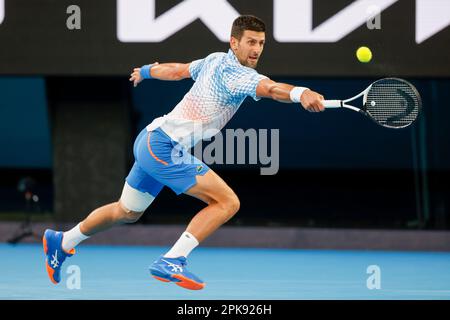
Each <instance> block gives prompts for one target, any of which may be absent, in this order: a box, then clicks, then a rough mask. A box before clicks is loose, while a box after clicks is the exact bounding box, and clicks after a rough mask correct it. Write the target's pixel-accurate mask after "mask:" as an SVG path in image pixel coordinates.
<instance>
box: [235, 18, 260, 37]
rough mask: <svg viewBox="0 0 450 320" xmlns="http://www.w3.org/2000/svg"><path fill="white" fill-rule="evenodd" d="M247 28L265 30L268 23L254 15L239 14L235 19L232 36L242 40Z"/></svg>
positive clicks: (258, 30)
mask: <svg viewBox="0 0 450 320" xmlns="http://www.w3.org/2000/svg"><path fill="white" fill-rule="evenodd" d="M245 30H250V31H257V32H265V31H266V25H265V24H264V22H263V21H262V20H261V19H259V18H257V17H255V16H252V15H243V16H239V17H237V18H236V20H234V22H233V26H232V28H231V36H232V37H235V38H236V39H238V40H241V38H242V35H243V34H244V31H245Z"/></svg>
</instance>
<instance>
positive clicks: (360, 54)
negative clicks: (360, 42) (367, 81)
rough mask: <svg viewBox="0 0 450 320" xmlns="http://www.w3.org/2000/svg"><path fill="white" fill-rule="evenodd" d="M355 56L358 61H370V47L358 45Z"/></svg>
mask: <svg viewBox="0 0 450 320" xmlns="http://www.w3.org/2000/svg"><path fill="white" fill-rule="evenodd" d="M356 57H357V58H358V60H359V61H360V62H363V63H367V62H370V60H372V51H370V49H369V48H367V47H360V48H359V49H358V50H357V51H356Z"/></svg>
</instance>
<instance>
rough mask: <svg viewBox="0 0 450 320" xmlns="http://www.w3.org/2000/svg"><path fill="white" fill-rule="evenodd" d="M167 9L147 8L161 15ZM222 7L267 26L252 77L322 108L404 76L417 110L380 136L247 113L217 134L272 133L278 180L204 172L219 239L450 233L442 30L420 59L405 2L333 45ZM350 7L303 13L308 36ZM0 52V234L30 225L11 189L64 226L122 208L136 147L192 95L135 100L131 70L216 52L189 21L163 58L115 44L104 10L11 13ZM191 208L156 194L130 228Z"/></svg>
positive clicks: (280, 112)
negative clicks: (301, 232) (292, 232)
mask: <svg viewBox="0 0 450 320" xmlns="http://www.w3.org/2000/svg"><path fill="white" fill-rule="evenodd" d="M178 2H180V1H156V5H157V6H156V9H157V13H158V14H162V13H164V12H165V11H166V10H169V9H170V8H171V7H173V6H174V5H176V4H177V3H178ZM229 2H230V3H231V4H232V5H233V7H235V8H236V9H237V10H238V11H239V12H241V13H252V14H255V15H258V16H260V17H261V18H263V19H264V20H265V21H266V22H267V27H268V31H267V39H268V42H267V46H266V48H265V52H264V54H263V57H262V59H261V63H260V66H259V68H258V71H259V72H261V73H264V74H266V75H268V76H270V77H271V78H273V79H274V80H276V81H282V82H288V83H291V84H294V85H301V86H307V87H310V88H312V89H314V90H316V91H318V92H321V93H322V94H323V95H324V96H325V97H326V98H330V99H332V98H346V97H350V96H353V95H354V94H356V93H358V92H360V91H361V90H363V89H364V88H365V87H366V86H367V85H368V84H370V83H371V82H372V81H374V80H376V79H378V78H380V77H384V76H401V77H403V78H406V79H408V80H409V81H411V82H412V83H413V84H414V85H415V86H416V87H417V88H418V90H419V92H420V94H421V96H422V99H423V106H424V108H423V112H422V114H421V115H420V117H419V119H418V121H417V122H416V123H414V125H412V126H411V127H409V128H407V129H404V130H389V129H385V128H382V127H379V126H377V125H376V124H375V123H373V122H371V121H368V120H367V119H365V118H362V117H361V116H360V115H359V114H357V113H354V112H351V111H348V110H329V111H326V112H324V113H321V114H311V113H308V112H306V111H304V110H303V109H302V108H301V107H299V106H298V105H294V104H280V103H276V102H273V101H270V100H262V101H260V102H258V103H256V102H254V101H251V99H247V100H246V101H245V102H244V104H243V105H242V106H241V108H240V110H239V111H238V113H237V114H236V116H235V117H234V118H233V119H232V120H231V121H230V122H229V123H228V125H227V126H226V128H242V129H244V130H245V129H248V128H255V129H279V130H280V170H279V172H278V173H277V174H276V175H274V176H261V175H260V172H259V169H260V166H259V165H212V166H211V167H212V168H213V169H214V170H215V171H216V172H218V173H219V174H220V175H221V176H222V177H223V178H224V180H225V181H226V182H227V183H228V184H229V185H230V186H231V187H232V188H233V189H234V190H235V191H236V193H237V194H238V196H239V197H240V199H241V211H240V213H239V214H238V215H237V216H236V217H235V218H233V219H232V220H231V221H230V222H229V224H235V225H267V226H268V225H272V226H273V225H279V226H280V225H281V226H293V225H295V226H307V227H346V228H347V227H351V228H353V227H355V228H356V227H358V228H399V229H406V228H427V229H448V228H449V227H450V222H449V218H450V213H449V208H450V203H449V202H450V201H449V199H450V187H449V184H448V181H449V178H450V174H449V171H450V151H449V150H450V148H449V146H450V141H449V140H450V129H449V126H448V124H447V123H448V119H449V118H450V111H449V104H448V101H449V99H450V90H449V89H450V79H449V78H450V62H449V59H448V56H449V41H448V39H449V35H450V33H449V32H450V30H449V28H447V29H445V30H443V31H441V32H440V33H438V34H436V35H435V36H434V37H432V38H430V39H428V40H427V41H425V42H424V43H422V44H420V45H418V44H416V43H415V40H414V30H415V24H414V21H415V6H414V1H404V0H400V1H399V2H397V3H396V4H394V5H393V6H392V7H390V8H388V9H387V10H386V11H384V12H383V13H382V29H381V30H372V31H371V30H368V29H367V28H366V27H365V26H361V27H360V28H358V29H357V30H355V31H354V32H352V33H351V34H349V35H348V36H347V37H345V38H344V39H343V40H341V41H339V42H337V43H332V44H330V43H328V44H318V43H316V44H312V43H302V44H282V43H278V42H276V41H275V40H274V39H273V32H272V30H273V25H272V24H273V22H272V19H273V14H272V6H273V4H272V1H257V3H258V4H257V5H255V3H256V1H245V2H243V1H241V2H239V1H229ZM351 2H352V1H323V0H321V1H317V0H316V1H314V25H315V26H317V25H319V24H320V23H321V22H323V21H324V20H326V19H327V18H328V17H330V16H331V15H333V14H334V13H336V12H338V11H339V10H341V9H343V8H344V7H345V6H347V5H349V4H350V3H351ZM70 4H78V5H79V6H80V8H81V13H82V20H81V21H82V22H81V23H82V29H81V30H73V31H70V30H68V29H67V28H66V24H65V23H66V19H67V16H68V15H67V14H66V8H67V6H68V5H70ZM300 17H301V15H300ZM0 44H1V47H0V74H1V76H0V97H1V99H0V128H1V135H0V150H1V157H0V176H1V179H0V218H3V219H17V218H20V217H21V215H20V214H19V213H21V212H23V211H24V210H25V209H27V206H26V202H25V201H24V199H23V194H22V193H21V192H19V191H18V190H17V186H18V182H19V181H20V179H21V178H24V177H27V176H29V177H32V178H33V179H34V180H35V182H36V186H35V187H34V191H35V192H36V193H37V194H39V196H40V201H39V205H38V206H34V207H33V208H32V209H31V210H32V211H33V212H34V213H35V216H36V219H39V217H41V218H46V219H52V220H57V221H71V222H72V221H77V220H79V219H81V218H83V217H84V216H86V215H87V214H88V213H89V212H90V211H91V210H93V209H94V208H95V207H96V206H99V205H102V204H105V203H108V202H111V201H116V200H117V199H118V197H120V192H121V189H122V186H123V179H124V178H125V176H126V174H127V172H128V170H129V168H130V167H131V165H132V163H133V159H132V143H133V140H134V137H135V136H136V135H137V133H138V132H139V131H140V130H141V129H142V128H143V127H144V126H145V125H146V124H147V123H149V122H150V121H151V120H152V119H153V118H154V117H156V116H159V115H162V114H164V113H167V112H169V111H170V110H171V109H172V108H173V106H174V105H175V104H176V103H177V102H178V101H179V100H180V99H181V98H182V96H183V95H184V94H185V93H186V92H187V91H188V90H189V88H190V86H191V85H192V81H191V80H183V81H180V82H176V83H174V82H162V81H155V80H150V81H145V82H144V83H142V84H141V85H140V86H139V87H138V88H133V87H132V86H131V85H130V84H129V83H128V81H127V79H128V74H129V72H130V70H131V69H132V68H133V67H135V66H140V65H142V64H144V63H148V62H152V61H154V60H158V61H160V62H166V61H190V60H192V59H196V58H200V57H203V56H206V55H207V54H209V53H210V52H213V51H226V50H227V44H226V43H221V42H220V41H218V40H217V39H216V38H215V36H214V35H213V34H212V33H210V32H209V31H208V29H207V28H206V27H204V25H203V24H202V23H201V22H200V21H198V20H197V21H195V22H194V23H192V24H191V25H189V26H188V27H186V28H184V29H182V30H180V31H179V32H178V33H176V34H175V35H173V36H172V37H170V38H169V39H167V40H166V41H164V42H162V43H159V44H143V43H139V44H138V43H122V42H120V41H119V40H118V39H117V37H116V5H115V1H95V2H93V1H70V2H69V1H50V0H46V1H36V2H35V1H32V2H31V1H23V0H14V1H11V0H6V2H5V19H4V21H3V23H2V24H0ZM361 45H367V46H369V47H370V48H371V49H372V51H373V52H374V59H373V61H372V62H371V63H369V64H361V63H359V62H358V61H357V60H356V58H355V56H354V52H355V50H356V49H357V48H358V47H359V46H361ZM201 207H202V204H201V203H199V202H198V201H197V200H194V199H190V198H189V197H187V196H180V197H176V196H175V194H174V193H173V192H172V191H170V190H169V189H166V190H164V191H163V192H162V193H161V194H160V195H159V196H158V198H157V199H156V200H155V202H154V203H153V204H152V206H151V207H150V208H149V209H148V212H147V214H146V215H145V216H144V217H143V218H142V219H141V220H140V223H187V222H188V221H189V219H190V217H192V215H193V214H195V212H196V211H197V210H198V209H200V208H201ZM28 210H30V208H29V207H28Z"/></svg>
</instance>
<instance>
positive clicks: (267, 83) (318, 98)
mask: <svg viewBox="0 0 450 320" xmlns="http://www.w3.org/2000/svg"><path fill="white" fill-rule="evenodd" d="M295 88H296V87H294V86H293V85H290V84H286V83H281V82H275V81H273V80H270V79H263V80H261V81H260V82H259V84H258V86H257V87H256V95H257V96H258V97H262V98H270V99H273V100H276V101H279V102H285V103H293V102H294V103H295V102H300V103H301V104H302V106H303V108H305V109H306V110H308V111H309V112H320V111H324V110H325V108H324V106H323V104H322V100H323V99H324V98H323V96H322V95H321V94H319V93H317V92H314V91H312V90H310V89H306V90H304V91H303V92H302V93H300V91H301V90H299V89H295ZM297 95H298V96H297Z"/></svg>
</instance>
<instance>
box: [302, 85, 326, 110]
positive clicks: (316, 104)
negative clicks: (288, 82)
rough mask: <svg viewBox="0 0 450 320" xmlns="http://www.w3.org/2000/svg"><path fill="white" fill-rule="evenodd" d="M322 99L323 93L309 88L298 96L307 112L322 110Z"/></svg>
mask: <svg viewBox="0 0 450 320" xmlns="http://www.w3.org/2000/svg"><path fill="white" fill-rule="evenodd" d="M323 100H324V97H323V95H321V94H319V93H317V92H315V91H312V90H309V89H308V90H305V91H304V92H303V94H302V96H301V97H300V102H301V103H302V106H303V108H305V109H306V110H308V111H309V112H321V111H324V110H325V107H324V106H323V104H322V101H323Z"/></svg>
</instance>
